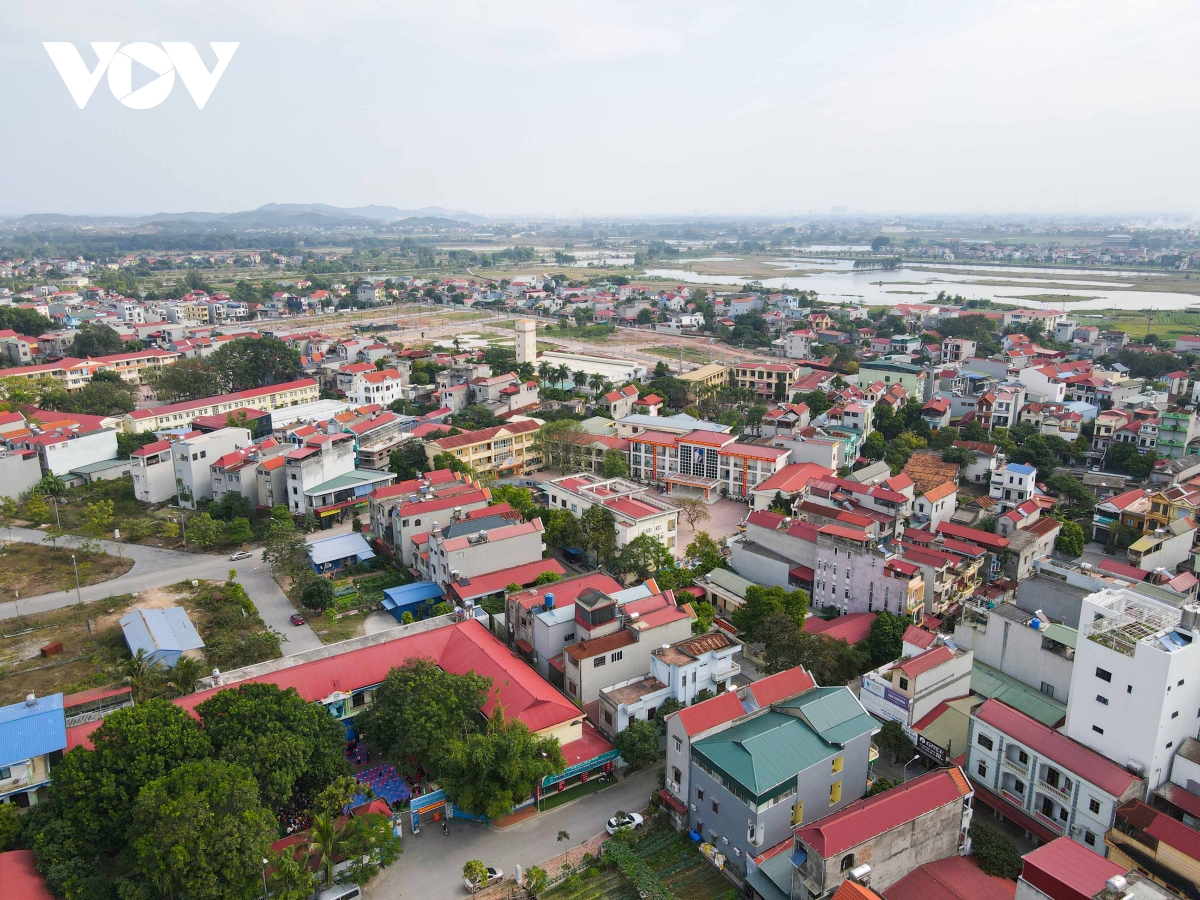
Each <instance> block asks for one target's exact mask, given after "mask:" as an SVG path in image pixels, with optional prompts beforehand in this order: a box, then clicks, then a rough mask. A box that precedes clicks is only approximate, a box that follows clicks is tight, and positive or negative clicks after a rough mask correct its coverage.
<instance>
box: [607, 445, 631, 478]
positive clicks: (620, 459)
mask: <svg viewBox="0 0 1200 900" xmlns="http://www.w3.org/2000/svg"><path fill="white" fill-rule="evenodd" d="M600 474H601V475H603V476H604V477H605V478H628V477H629V461H628V459H627V458H626V456H625V454H624V453H622V452H621V451H620V450H605V451H604V456H603V457H602V458H601V460H600Z"/></svg>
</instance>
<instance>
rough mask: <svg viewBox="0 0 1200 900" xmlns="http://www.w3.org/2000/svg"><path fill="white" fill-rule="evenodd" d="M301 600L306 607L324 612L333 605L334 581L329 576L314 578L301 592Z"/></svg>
mask: <svg viewBox="0 0 1200 900" xmlns="http://www.w3.org/2000/svg"><path fill="white" fill-rule="evenodd" d="M300 602H301V604H303V606H304V608H305V609H313V610H316V611H317V612H324V611H325V610H327V609H328V608H329V607H331V606H333V582H331V581H330V580H329V579H328V578H314V579H313V580H312V581H311V582H310V583H309V585H308V587H306V588H305V589H304V590H303V591H301V592H300Z"/></svg>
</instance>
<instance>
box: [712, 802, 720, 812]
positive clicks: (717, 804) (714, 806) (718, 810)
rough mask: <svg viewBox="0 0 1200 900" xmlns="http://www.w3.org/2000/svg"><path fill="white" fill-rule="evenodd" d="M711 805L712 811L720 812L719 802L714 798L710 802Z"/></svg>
mask: <svg viewBox="0 0 1200 900" xmlns="http://www.w3.org/2000/svg"><path fill="white" fill-rule="evenodd" d="M712 806H713V812H720V809H721V804H719V803H718V802H717V801H716V800H714V801H713V802H712Z"/></svg>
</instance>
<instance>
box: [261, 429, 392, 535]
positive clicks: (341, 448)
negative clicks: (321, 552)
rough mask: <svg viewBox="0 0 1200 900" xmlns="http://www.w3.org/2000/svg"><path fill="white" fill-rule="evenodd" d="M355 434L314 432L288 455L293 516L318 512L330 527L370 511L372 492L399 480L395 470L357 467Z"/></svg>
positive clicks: (286, 472)
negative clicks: (350, 515) (337, 521)
mask: <svg viewBox="0 0 1200 900" xmlns="http://www.w3.org/2000/svg"><path fill="white" fill-rule="evenodd" d="M355 458H356V454H355V450H354V437H353V435H351V434H347V433H346V432H338V433H336V434H314V435H310V436H309V437H306V438H305V439H304V444H303V445H302V446H301V447H299V448H297V449H295V450H291V451H289V452H288V453H287V455H286V456H285V457H284V459H285V462H284V477H285V480H286V482H287V505H288V509H289V510H290V511H291V513H292V515H295V516H302V515H305V514H308V513H312V514H313V515H315V516H316V517H317V518H318V519H319V520H320V521H321V524H322V527H328V526H329V524H331V523H332V522H333V521H335V519H337V520H340V519H342V518H344V517H345V516H346V515H349V514H357V513H359V512H366V510H367V507H368V502H369V499H368V498H369V496H370V494H371V492H372V491H374V490H377V489H379V488H383V487H387V486H388V485H390V484H391V483H392V482H393V481H395V480H396V476H395V475H394V474H392V473H391V472H385V471H381V470H378V469H359V468H356V467H355V465H354V463H355Z"/></svg>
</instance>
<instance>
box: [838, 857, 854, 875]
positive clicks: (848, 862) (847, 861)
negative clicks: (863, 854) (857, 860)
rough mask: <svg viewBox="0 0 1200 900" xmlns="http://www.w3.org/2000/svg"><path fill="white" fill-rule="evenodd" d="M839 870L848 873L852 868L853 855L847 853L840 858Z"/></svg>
mask: <svg viewBox="0 0 1200 900" xmlns="http://www.w3.org/2000/svg"><path fill="white" fill-rule="evenodd" d="M840 868H841V870H842V871H843V872H849V871H850V870H851V869H853V868H854V854H853V853H847V854H846V855H845V856H843V857H842V861H841V864H840Z"/></svg>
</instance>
